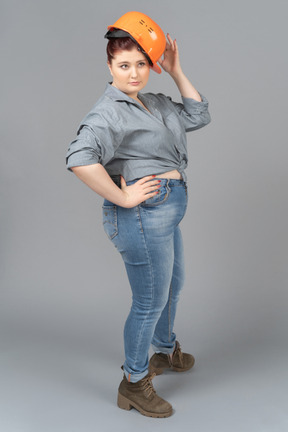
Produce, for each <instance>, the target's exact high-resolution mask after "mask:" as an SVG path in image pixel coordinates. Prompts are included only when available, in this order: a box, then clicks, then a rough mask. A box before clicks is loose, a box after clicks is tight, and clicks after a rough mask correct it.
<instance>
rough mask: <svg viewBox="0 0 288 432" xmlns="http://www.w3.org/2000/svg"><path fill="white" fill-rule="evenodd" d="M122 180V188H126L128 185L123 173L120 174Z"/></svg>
mask: <svg viewBox="0 0 288 432" xmlns="http://www.w3.org/2000/svg"><path fill="white" fill-rule="evenodd" d="M120 182H121V189H124V188H125V187H126V186H127V184H126V181H125V179H124V177H123V176H122V175H121V176H120Z"/></svg>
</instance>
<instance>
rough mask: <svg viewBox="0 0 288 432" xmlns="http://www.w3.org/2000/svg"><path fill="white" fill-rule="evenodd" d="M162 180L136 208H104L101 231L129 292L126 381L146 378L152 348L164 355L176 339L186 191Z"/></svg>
mask: <svg viewBox="0 0 288 432" xmlns="http://www.w3.org/2000/svg"><path fill="white" fill-rule="evenodd" d="M160 180H161V183H160V185H161V186H160V193H159V194H157V195H156V196H154V197H152V198H149V199H148V200H146V201H145V202H143V203H141V204H140V205H138V206H136V207H133V208H130V209H127V208H123V207H119V206H117V205H114V204H113V203H111V202H110V201H107V200H104V204H103V224H104V230H105V232H106V234H107V235H108V237H109V238H110V240H111V241H112V242H113V244H114V246H115V247H116V248H117V250H118V251H119V252H120V253H121V255H122V258H123V260H124V263H125V266H126V271H127V275H128V278H129V282H130V286H131V289H132V307H131V310H130V313H129V315H128V318H127V321H126V323H125V328H124V347H125V358H126V360H125V363H124V373H125V375H126V377H127V379H129V380H130V382H137V381H139V380H140V379H142V378H143V377H144V376H145V375H147V373H148V363H149V359H148V352H149V348H150V345H151V344H152V347H153V349H154V351H156V352H162V353H167V354H168V353H171V352H173V349H174V345H175V339H176V335H175V333H174V332H173V325H174V319H175V314H176V306H177V302H178V299H179V293H180V290H181V289H182V287H183V283H184V257H183V244H182V237H181V231H180V228H179V223H180V222H181V220H182V218H183V216H184V214H185V211H186V207H187V187H186V183H185V182H184V181H183V180H174V179H160ZM135 181H136V180H135ZM131 183H133V182H128V183H127V184H131Z"/></svg>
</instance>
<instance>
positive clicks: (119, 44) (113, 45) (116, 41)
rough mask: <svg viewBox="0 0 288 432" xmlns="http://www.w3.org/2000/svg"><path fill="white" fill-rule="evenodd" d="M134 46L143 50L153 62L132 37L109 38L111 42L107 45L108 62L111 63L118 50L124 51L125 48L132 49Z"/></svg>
mask: <svg viewBox="0 0 288 432" xmlns="http://www.w3.org/2000/svg"><path fill="white" fill-rule="evenodd" d="M133 48H137V49H138V51H141V52H142V53H143V54H144V55H145V57H146V58H147V60H148V62H149V63H151V60H150V59H149V57H148V56H147V54H146V53H145V52H144V51H143V49H142V48H141V46H140V45H139V44H138V43H137V42H134V41H133V40H132V39H131V38H130V37H120V38H111V39H109V42H108V44H107V47H106V52H107V60H108V63H110V64H111V62H112V60H113V59H114V58H115V53H116V52H117V51H123V50H127V51H131V50H132V49H133Z"/></svg>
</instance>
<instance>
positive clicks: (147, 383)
mask: <svg viewBox="0 0 288 432" xmlns="http://www.w3.org/2000/svg"><path fill="white" fill-rule="evenodd" d="M155 376H156V373H153V374H152V375H149V376H148V377H147V378H145V379H144V380H143V384H142V387H143V390H144V392H145V393H146V395H147V397H149V396H150V395H151V394H153V393H156V390H155V389H154V387H153V384H152V379H153V378H154V377H155Z"/></svg>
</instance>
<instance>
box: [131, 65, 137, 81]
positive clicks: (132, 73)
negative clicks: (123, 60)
mask: <svg viewBox="0 0 288 432" xmlns="http://www.w3.org/2000/svg"><path fill="white" fill-rule="evenodd" d="M136 77H137V68H136V67H135V66H133V67H132V68H131V78H136Z"/></svg>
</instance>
